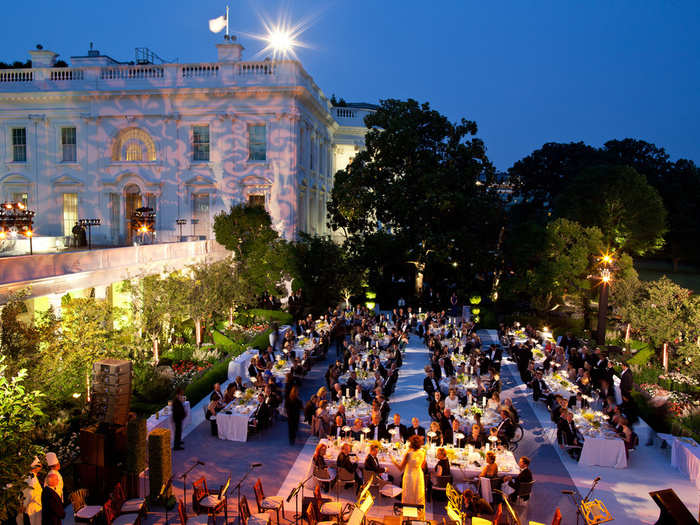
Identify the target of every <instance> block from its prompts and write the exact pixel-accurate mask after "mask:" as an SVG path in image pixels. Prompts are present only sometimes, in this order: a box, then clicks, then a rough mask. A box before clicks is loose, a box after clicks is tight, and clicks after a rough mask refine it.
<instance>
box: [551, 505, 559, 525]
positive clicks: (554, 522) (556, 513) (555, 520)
mask: <svg viewBox="0 0 700 525" xmlns="http://www.w3.org/2000/svg"><path fill="white" fill-rule="evenodd" d="M552 525H561V511H560V510H559V507H557V510H555V511H554V516H553V517H552Z"/></svg>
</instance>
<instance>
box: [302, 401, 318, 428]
mask: <svg viewBox="0 0 700 525" xmlns="http://www.w3.org/2000/svg"><path fill="white" fill-rule="evenodd" d="M317 402H318V398H317V397H316V394H314V395H312V396H311V398H310V399H309V400H308V401H307V402H306V404H305V405H304V421H305V422H306V423H308V424H311V419H312V418H313V415H314V413H315V412H316V403H317Z"/></svg>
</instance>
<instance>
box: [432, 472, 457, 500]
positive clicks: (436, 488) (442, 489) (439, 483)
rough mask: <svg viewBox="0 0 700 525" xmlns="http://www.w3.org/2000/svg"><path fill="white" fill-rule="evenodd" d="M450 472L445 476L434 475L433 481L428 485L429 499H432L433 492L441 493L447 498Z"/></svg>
mask: <svg viewBox="0 0 700 525" xmlns="http://www.w3.org/2000/svg"><path fill="white" fill-rule="evenodd" d="M452 481H453V479H452V474H448V475H447V476H435V482H434V483H433V484H432V486H431V487H430V499H431V501H432V499H433V497H434V496H435V493H436V492H437V493H442V494H443V495H444V496H445V499H447V484H448V483H452Z"/></svg>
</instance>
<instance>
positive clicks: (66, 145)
mask: <svg viewBox="0 0 700 525" xmlns="http://www.w3.org/2000/svg"><path fill="white" fill-rule="evenodd" d="M61 148H62V157H61V160H62V161H63V162H75V161H76V159H77V152H76V142H75V128H61Z"/></svg>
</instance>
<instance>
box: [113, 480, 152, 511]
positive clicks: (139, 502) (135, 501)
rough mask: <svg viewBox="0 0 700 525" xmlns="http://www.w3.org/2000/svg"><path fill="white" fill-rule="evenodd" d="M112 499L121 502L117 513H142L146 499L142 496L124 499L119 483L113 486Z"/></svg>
mask: <svg viewBox="0 0 700 525" xmlns="http://www.w3.org/2000/svg"><path fill="white" fill-rule="evenodd" d="M114 501H115V502H121V506H120V507H119V514H128V513H131V512H137V513H139V514H142V513H143V512H144V511H145V510H146V500H145V499H144V498H132V499H126V495H125V494H124V489H123V488H122V485H121V483H117V484H116V485H115V486H114Z"/></svg>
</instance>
